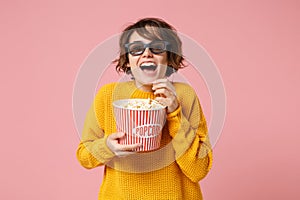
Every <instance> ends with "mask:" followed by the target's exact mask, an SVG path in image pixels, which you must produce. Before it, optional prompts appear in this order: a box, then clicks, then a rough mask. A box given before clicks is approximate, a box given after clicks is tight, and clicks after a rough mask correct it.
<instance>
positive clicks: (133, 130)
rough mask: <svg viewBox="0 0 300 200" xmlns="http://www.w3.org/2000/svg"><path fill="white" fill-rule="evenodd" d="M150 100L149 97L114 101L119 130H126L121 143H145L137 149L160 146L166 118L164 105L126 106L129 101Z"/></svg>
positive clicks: (144, 149)
mask: <svg viewBox="0 0 300 200" xmlns="http://www.w3.org/2000/svg"><path fill="white" fill-rule="evenodd" d="M136 101H145V102H146V101H149V100H148V99H122V100H117V101H114V102H113V106H114V114H115V119H116V124H117V130H118V131H120V132H125V137H123V138H122V139H120V140H119V143H120V144H136V143H142V144H143V145H142V146H141V147H140V148H138V149H136V151H152V150H155V149H158V148H159V147H160V140H161V132H162V128H163V126H164V123H165V120H166V109H165V107H163V106H160V107H158V108H151V109H141V108H125V107H124V105H127V104H128V103H129V102H136Z"/></svg>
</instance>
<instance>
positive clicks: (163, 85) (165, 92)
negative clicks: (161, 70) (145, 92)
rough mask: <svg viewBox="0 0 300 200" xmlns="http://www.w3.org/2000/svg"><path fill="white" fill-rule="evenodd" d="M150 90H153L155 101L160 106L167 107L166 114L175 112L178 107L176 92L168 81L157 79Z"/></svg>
mask: <svg viewBox="0 0 300 200" xmlns="http://www.w3.org/2000/svg"><path fill="white" fill-rule="evenodd" d="M152 90H154V95H155V96H156V97H155V100H156V101H158V102H159V103H160V104H162V105H164V106H167V112H168V113H171V112H173V111H175V110H176V109H177V108H178V106H179V103H178V100H177V97H176V90H175V87H174V86H173V84H172V83H171V82H170V81H169V80H168V79H158V80H156V81H154V82H153V86H152Z"/></svg>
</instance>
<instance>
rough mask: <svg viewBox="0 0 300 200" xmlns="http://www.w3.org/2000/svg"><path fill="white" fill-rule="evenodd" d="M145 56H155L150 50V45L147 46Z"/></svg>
mask: <svg viewBox="0 0 300 200" xmlns="http://www.w3.org/2000/svg"><path fill="white" fill-rule="evenodd" d="M142 56H143V57H153V54H152V52H151V51H150V49H149V47H147V48H146V49H145V51H144V53H143V55H142Z"/></svg>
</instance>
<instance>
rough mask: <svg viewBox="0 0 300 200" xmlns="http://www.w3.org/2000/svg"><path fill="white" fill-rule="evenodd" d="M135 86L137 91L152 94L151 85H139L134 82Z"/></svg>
mask: <svg viewBox="0 0 300 200" xmlns="http://www.w3.org/2000/svg"><path fill="white" fill-rule="evenodd" d="M134 84H135V86H136V87H137V88H138V89H139V90H142V91H144V92H153V90H152V84H149V85H148V84H147V85H146V84H141V83H138V82H136V81H135V82H134Z"/></svg>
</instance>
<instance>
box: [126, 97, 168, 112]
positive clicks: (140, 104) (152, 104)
mask: <svg viewBox="0 0 300 200" xmlns="http://www.w3.org/2000/svg"><path fill="white" fill-rule="evenodd" d="M163 107H164V106H163V105H162V104H160V103H159V102H158V101H155V100H153V99H150V98H148V99H145V100H141V99H139V100H137V99H132V100H130V101H128V102H127V103H126V104H125V105H124V108H128V109H140V110H151V109H161V108H163Z"/></svg>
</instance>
